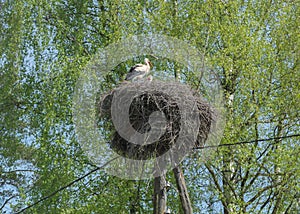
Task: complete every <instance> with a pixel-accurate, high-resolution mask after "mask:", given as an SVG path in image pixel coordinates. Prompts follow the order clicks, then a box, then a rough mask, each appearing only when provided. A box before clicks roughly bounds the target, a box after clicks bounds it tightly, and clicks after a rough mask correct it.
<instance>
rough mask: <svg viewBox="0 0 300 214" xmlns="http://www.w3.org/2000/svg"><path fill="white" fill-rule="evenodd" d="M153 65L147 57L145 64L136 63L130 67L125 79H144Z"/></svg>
mask: <svg viewBox="0 0 300 214" xmlns="http://www.w3.org/2000/svg"><path fill="white" fill-rule="evenodd" d="M151 65H152V64H151V62H150V60H149V59H148V58H145V64H136V65H134V66H132V67H131V68H130V70H129V72H128V74H127V75H126V78H125V80H130V81H135V80H140V79H142V78H143V77H144V76H146V75H147V74H148V73H149V72H150V66H151Z"/></svg>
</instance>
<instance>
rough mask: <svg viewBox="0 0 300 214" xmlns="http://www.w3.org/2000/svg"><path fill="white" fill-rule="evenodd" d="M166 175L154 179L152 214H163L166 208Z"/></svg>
mask: <svg viewBox="0 0 300 214" xmlns="http://www.w3.org/2000/svg"><path fill="white" fill-rule="evenodd" d="M166 184H167V182H166V174H162V175H161V176H159V177H156V178H154V195H153V207H154V209H153V214H164V213H165V211H166V207H167V189H166Z"/></svg>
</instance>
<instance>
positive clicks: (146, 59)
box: [145, 58, 153, 67]
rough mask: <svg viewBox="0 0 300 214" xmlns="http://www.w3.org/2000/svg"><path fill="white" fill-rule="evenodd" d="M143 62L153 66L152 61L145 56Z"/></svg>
mask: <svg viewBox="0 0 300 214" xmlns="http://www.w3.org/2000/svg"><path fill="white" fill-rule="evenodd" d="M145 64H146V65H150V66H152V67H153V65H152V63H151V62H150V60H149V59H148V58H145Z"/></svg>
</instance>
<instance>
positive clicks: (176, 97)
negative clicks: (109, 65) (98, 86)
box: [98, 81, 215, 160]
mask: <svg viewBox="0 0 300 214" xmlns="http://www.w3.org/2000/svg"><path fill="white" fill-rule="evenodd" d="M137 91H138V93H137ZM120 94H121V95H122V96H121V95H120ZM132 94H134V96H133V99H131V100H130V99H129V97H130V96H131V95H132ZM116 95H117V96H120V97H117V98H113V97H114V96H116ZM126 95H128V96H126ZM114 99H118V101H120V102H119V106H117V108H116V109H117V110H116V109H112V103H113V101H114ZM125 102H130V107H129V111H128V112H127V117H129V121H130V125H131V126H132V128H133V129H134V130H135V131H136V132H138V133H140V134H146V133H148V132H149V131H151V129H155V128H156V126H155V123H156V124H158V128H160V129H161V126H159V124H160V125H161V124H163V126H164V129H163V130H164V131H163V133H162V135H161V137H160V138H159V139H158V140H157V141H155V142H152V143H147V142H146V140H145V142H144V143H141V144H135V143H131V142H132V141H130V142H129V141H128V139H129V138H130V135H131V134H132V132H130V131H128V133H127V136H128V135H129V138H128V137H127V138H126V139H127V140H126V139H124V138H123V137H122V136H121V135H122V134H120V133H118V131H116V129H117V128H116V126H114V128H115V131H114V133H113V135H112V136H113V137H112V139H111V141H110V142H109V144H110V147H111V148H112V149H113V150H114V151H115V152H117V153H118V154H119V155H122V156H124V157H128V158H131V159H139V160H146V159H149V158H153V157H158V156H160V155H162V154H164V153H165V152H167V151H168V150H169V149H170V148H171V147H172V146H174V144H175V142H176V140H178V138H179V135H180V134H182V133H181V129H182V126H183V125H184V124H183V123H185V127H189V125H190V124H191V125H190V126H192V125H193V122H194V120H197V118H193V119H192V120H188V121H182V119H183V117H184V115H183V113H182V109H188V108H190V107H191V106H187V105H191V103H194V106H192V107H193V109H194V111H196V113H197V114H194V115H196V116H198V118H199V120H197V121H199V122H198V124H199V125H198V130H193V129H191V130H192V131H190V132H188V133H185V135H186V136H185V139H186V140H185V143H183V144H182V145H179V147H185V146H186V147H187V148H186V150H188V149H190V148H188V147H190V146H187V145H188V144H189V145H191V144H192V147H200V146H203V145H204V143H205V141H206V139H207V137H208V134H209V132H210V129H211V125H212V122H213V120H214V118H215V117H214V112H213V110H212V108H211V106H210V105H209V104H208V103H207V102H205V101H204V100H203V99H202V98H201V97H200V96H199V95H197V94H196V93H194V92H192V89H191V88H189V87H188V86H186V85H183V84H181V83H179V82H162V81H152V82H149V81H145V82H139V83H129V82H126V83H123V84H121V85H120V86H119V87H117V88H115V89H114V90H112V91H110V93H109V94H106V95H105V96H103V97H101V98H100V102H99V104H98V105H99V110H100V115H101V116H100V119H101V118H106V119H108V120H110V121H111V120H112V118H117V120H118V115H119V113H120V115H121V112H122V111H123V109H122V103H123V104H124V103H125ZM124 105H125V104H124ZM195 109H196V110H195ZM112 111H114V112H113V113H111V112H112ZM154 112H161V113H163V115H164V117H165V119H164V121H160V120H159V117H154V119H153V118H151V117H152V116H153V113H154ZM125 113H126V112H125ZM112 114H115V115H113V116H114V117H112ZM187 114H189V112H188V113H187ZM151 115H152V116H151ZM122 120H124V118H122V116H120V118H119V121H117V122H122ZM151 120H152V122H150V121H151ZM114 122H115V121H114ZM189 123H190V124H189ZM125 129H126V127H125ZM197 132H198V133H197ZM195 135H196V136H195ZM193 136H195V137H193ZM177 146H178V145H177ZM181 151H183V150H182V148H181Z"/></svg>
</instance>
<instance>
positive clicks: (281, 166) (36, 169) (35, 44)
mask: <svg viewBox="0 0 300 214" xmlns="http://www.w3.org/2000/svg"><path fill="white" fill-rule="evenodd" d="M299 7H300V4H299V2H298V1H255V0H253V1H241V0H238V1H226V0H222V1H221V0H220V1H212V0H208V1H193V0H185V1H179V0H156V1H152V0H143V1H127V0H112V1H108V0H104V1H97V0H94V1H81V0H80V1H75V0H69V1H66V0H51V1H45V0H41V1H36V0H27V1H23V0H20V1H5V0H4V1H1V2H0V10H1V13H0V25H1V26H0V32H1V33H0V90H1V97H0V108H1V112H0V120H1V123H0V163H1V165H0V208H1V209H0V210H1V211H2V212H8V213H9V212H12V211H16V212H17V211H20V210H22V209H24V208H25V209H26V210H24V211H28V213H83V212H84V213H93V212H94V213H108V211H109V213H135V212H138V213H149V212H151V210H152V202H151V197H152V191H153V190H152V182H153V181H152V180H145V181H126V180H121V179H118V178H115V177H111V176H109V175H107V174H105V173H104V172H103V171H102V170H101V169H98V170H97V168H96V166H94V165H93V164H92V163H90V161H89V160H88V158H87V156H86V155H85V154H84V153H83V152H82V150H81V148H80V146H79V144H78V142H77V140H76V136H75V133H74V125H73V122H72V95H73V92H74V87H75V83H76V81H77V79H78V76H79V73H80V72H82V70H83V68H84V67H85V65H86V63H87V62H88V61H89V59H90V58H91V57H92V56H93V54H95V53H96V52H97V50H98V49H99V48H101V47H105V46H107V45H108V44H111V43H113V42H116V41H119V40H121V39H122V38H126V37H128V36H131V35H136V34H141V33H145V34H149V33H156V34H163V35H169V36H173V37H176V38H178V39H182V40H184V41H187V42H189V43H190V44H191V45H193V46H195V47H197V49H198V50H199V52H200V53H203V56H204V57H203V58H204V59H205V63H206V64H208V65H210V68H211V69H212V70H213V71H214V72H215V73H216V76H217V78H218V79H219V80H220V82H221V84H222V86H223V89H224V100H225V106H226V108H227V112H228V114H227V116H226V117H227V121H226V128H225V132H224V136H223V137H222V141H221V146H220V147H218V148H217V151H216V152H215V153H214V155H213V157H211V158H210V159H209V160H207V161H206V162H205V163H203V162H202V161H199V160H198V159H197V158H195V157H197V156H196V155H195V154H192V155H190V156H189V157H187V159H186V160H185V161H184V162H183V168H184V169H185V175H186V181H187V183H188V185H189V187H188V188H189V190H190V196H191V199H192V203H193V206H194V207H193V210H194V212H195V213H298V212H299V211H300V210H299V207H300V204H299V203H300V194H299V192H300V186H299V183H300V168H299V165H300V159H299V153H300V146H299V139H300V137H299V126H300V121H299V118H300V115H299V102H300V83H299V82H300V73H299V70H300V66H299V65H300V64H299V58H300V57H299V54H300V51H299V46H300V36H299V35H300V34H299V24H298V23H299V22H300V20H299V17H300V11H299ZM143 57H144V56H141V58H140V59H132V60H131V61H130V62H129V61H128V62H124V64H122V65H120V66H119V67H117V68H116V69H115V70H114V71H112V72H111V73H110V74H109V75H107V77H106V80H107V82H106V86H105V87H108V88H112V87H113V86H114V85H115V84H117V83H118V82H119V81H121V80H122V79H123V78H124V75H125V73H126V69H128V65H131V64H133V63H135V62H136V61H140V60H141V59H142V58H143ZM134 60H136V61H134ZM155 66H157V68H159V69H157V70H161V71H165V72H166V73H168V74H167V75H168V76H170V75H175V76H174V77H176V78H177V76H176V75H179V76H180V77H181V79H182V81H185V82H186V83H188V84H190V85H192V86H193V87H197V86H198V85H199V79H197V78H196V75H195V74H193V73H191V72H187V71H186V70H185V69H184V68H182V66H181V65H178V64H177V63H176V62H172V61H171V60H169V59H162V60H160V59H157V60H156V61H155ZM157 75H158V76H160V77H163V76H164V75H165V74H164V73H159V74H157ZM199 93H201V88H200V89H199ZM286 136H293V137H286ZM297 136H298V137H297ZM261 139H270V140H267V141H261ZM237 142H244V143H237ZM247 142H248V143H247ZM228 144H232V145H231V146H229V145H228ZM222 145H223V146H222ZM195 153H198V151H196V152H195ZM91 170H94V171H92V173H89V172H90V171H91ZM84 175H86V176H84ZM168 177H169V180H170V181H171V182H172V184H173V185H172V186H173V187H175V186H176V185H175V183H174V181H173V178H172V176H171V175H168ZM178 198H179V196H178V195H177V192H176V190H175V189H174V188H171V190H170V192H169V194H168V206H169V207H170V208H171V210H173V211H174V212H175V213H180V212H182V211H181V208H180V205H179V200H178ZM28 206H29V207H28ZM26 207H28V209H27V208H26Z"/></svg>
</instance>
